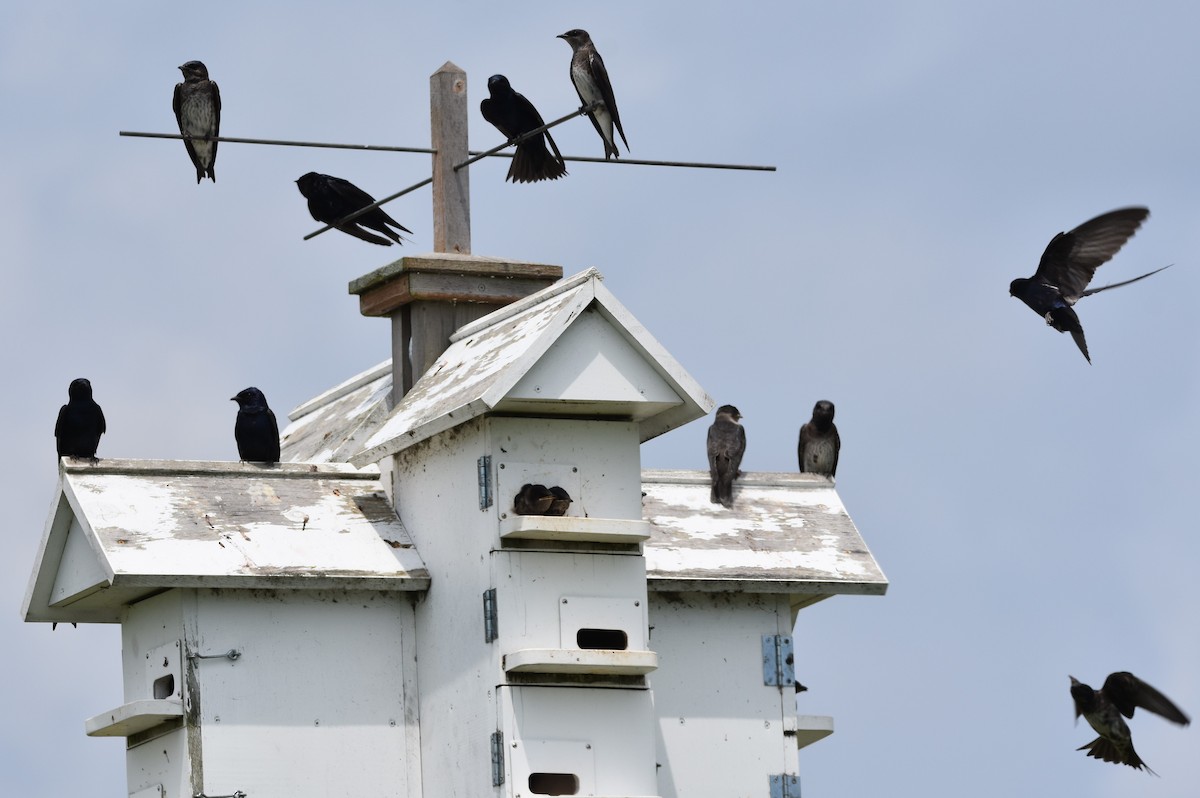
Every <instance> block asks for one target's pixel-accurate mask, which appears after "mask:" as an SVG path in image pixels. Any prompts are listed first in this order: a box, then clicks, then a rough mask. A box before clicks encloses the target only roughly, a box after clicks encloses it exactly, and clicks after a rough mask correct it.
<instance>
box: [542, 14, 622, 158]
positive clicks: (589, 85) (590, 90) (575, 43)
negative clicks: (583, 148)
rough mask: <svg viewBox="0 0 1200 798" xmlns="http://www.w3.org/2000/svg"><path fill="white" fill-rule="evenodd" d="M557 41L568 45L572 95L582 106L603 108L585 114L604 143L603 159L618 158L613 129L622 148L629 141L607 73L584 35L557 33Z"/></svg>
mask: <svg viewBox="0 0 1200 798" xmlns="http://www.w3.org/2000/svg"><path fill="white" fill-rule="evenodd" d="M558 38H560V39H563V40H565V41H566V43H567V44H569V45H571V82H572V83H574V84H575V92H576V93H577V94H578V95H579V100H580V102H582V103H583V104H584V105H585V106H586V105H591V104H592V103H594V102H596V101H600V102H603V103H604V106H603V107H601V108H597V109H596V110H594V111H591V112H589V113H588V118H589V119H591V120H592V126H593V127H594V128H596V132H597V133H599V134H600V138H602V139H603V140H604V159H605V160H608V159H609V158H610V157H611V158H619V157H621V156H620V153H618V152H617V142H616V140H615V139H614V138H613V126H614V125H616V128H617V132H618V133H620V134H621V141H622V142H624V144H625V149H626V150H628V149H629V141H628V140H627V139H626V138H625V129H624V128H623V127H621V115H620V114H619V113H618V112H617V100H616V98H615V97H613V90H612V83H610V82H609V80H608V70H607V69H605V68H604V59H603V58H601V57H600V53H598V52H596V45H594V44H592V37H591V36H589V35H588V32H587V31H585V30H581V29H579V28H573V29H572V30H569V31H567V32H566V33H560V34H559V35H558Z"/></svg>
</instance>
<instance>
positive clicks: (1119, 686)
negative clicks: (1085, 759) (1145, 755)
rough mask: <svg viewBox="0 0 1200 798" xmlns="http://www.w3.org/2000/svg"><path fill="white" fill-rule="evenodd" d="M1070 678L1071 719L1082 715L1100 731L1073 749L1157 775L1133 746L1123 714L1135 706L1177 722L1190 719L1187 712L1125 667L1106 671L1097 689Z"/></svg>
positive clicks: (1181, 723) (1129, 712) (1128, 712)
mask: <svg viewBox="0 0 1200 798" xmlns="http://www.w3.org/2000/svg"><path fill="white" fill-rule="evenodd" d="M1070 678H1071V698H1073V699H1074V700H1075V720H1076V721H1078V720H1079V716H1080V715H1082V716H1083V717H1084V719H1085V720H1087V722H1088V724H1089V725H1090V726H1091V727H1092V728H1093V729H1095V730H1096V732H1097V733H1098V734H1099V735H1100V736H1099V737H1097V738H1096V739H1095V740H1092V741H1091V742H1090V743H1088V744H1087V745H1081V746H1080V747H1079V748H1077V749H1075V750H1077V751H1084V750H1086V751H1087V755H1088V756H1090V757H1095V758H1096V759H1102V760H1104V761H1105V762H1114V763H1117V764H1122V765H1129V766H1130V767H1131V768H1133V769H1134V770H1141V769H1143V768H1145V769H1146V770H1147V771H1148V772H1150V773H1153V774H1154V775H1156V776H1157V775H1158V774H1157V773H1154V771H1153V770H1150V767H1149V766H1148V765H1147V764H1146V763H1145V762H1143V761H1142V758H1141V757H1140V756H1138V755H1137V752H1136V751H1134V750H1133V737H1132V735H1131V734H1130V732H1129V726H1128V724H1126V723H1125V718H1132V717H1133V712H1134V710H1135V709H1137V708H1138V707H1141V708H1142V709H1145V710H1148V711H1150V712H1153V713H1155V714H1157V715H1161V716H1162V717H1164V718H1166V719H1167V720H1169V721H1171V722H1172V723H1178V724H1179V725H1181V726H1187V725H1188V723H1190V722H1191V721H1190V719H1189V718H1188V716H1187V715H1185V714H1183V711H1182V710H1181V709H1180V708H1179V707H1177V706H1175V704H1174V703H1173V702H1172V701H1171V699H1169V698H1167V697H1166V696H1165V695H1163V694H1162V693H1160V692H1159V691H1158V690H1155V689H1154V688H1153V687H1151V686H1150V685H1148V684H1146V683H1145V682H1143V681H1142V680H1141V679H1139V678H1137V677H1136V676H1134V675H1133V674H1132V673H1129V672H1128V671H1118V672H1116V673H1110V674H1109V675H1108V678H1107V679H1105V680H1104V686H1103V687H1102V688H1100V689H1099V690H1093V689H1092V688H1091V687H1090V686H1089V685H1086V684H1083V683H1082V682H1080V681H1079V680H1078V679H1076V678H1075V677H1074V676H1072V677H1070ZM1122 715H1124V716H1125V718H1123V717H1121V716H1122Z"/></svg>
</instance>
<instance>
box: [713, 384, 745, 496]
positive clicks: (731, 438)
mask: <svg viewBox="0 0 1200 798" xmlns="http://www.w3.org/2000/svg"><path fill="white" fill-rule="evenodd" d="M741 418H742V414H741V413H739V412H738V409H737V408H736V407H734V406H733V405H721V406H720V407H718V408H717V418H716V420H715V421H713V423H712V426H711V427H709V428H708V473H709V476H710V477H711V478H712V491H711V492H710V494H709V501H711V502H712V503H713V504H723V505H724V506H726V507H732V506H733V481H734V480H735V479H737V478H738V477H739V476H740V475H741V473H742V472H741V471H740V470H739V469H740V468H741V465H742V455H743V454H745V453H746V430H745V428H744V427H742V425H741V424H740V423H739V422H740V421H741Z"/></svg>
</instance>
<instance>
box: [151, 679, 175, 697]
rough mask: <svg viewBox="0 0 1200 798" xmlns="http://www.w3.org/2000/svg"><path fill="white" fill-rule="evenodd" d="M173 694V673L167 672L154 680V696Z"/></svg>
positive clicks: (169, 695)
mask: <svg viewBox="0 0 1200 798" xmlns="http://www.w3.org/2000/svg"><path fill="white" fill-rule="evenodd" d="M173 695H175V675H174V674H171V673H168V674H167V675H166V676H160V677H158V678H157V679H155V680H154V697H155V698H170V697H171V696H173Z"/></svg>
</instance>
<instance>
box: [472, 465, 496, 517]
mask: <svg viewBox="0 0 1200 798" xmlns="http://www.w3.org/2000/svg"><path fill="white" fill-rule="evenodd" d="M475 467H476V469H477V470H478V471H479V509H480V510H486V509H487V508H489V507H491V506H492V456H491V455H490V454H485V455H483V456H482V457H480V458H479V460H478V462H477V463H476V466H475Z"/></svg>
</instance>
